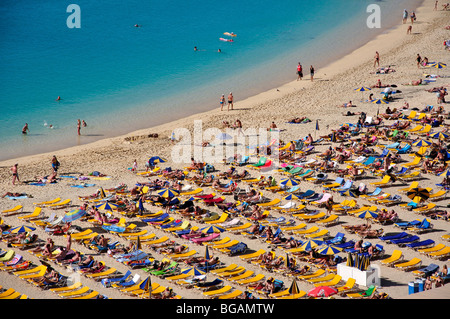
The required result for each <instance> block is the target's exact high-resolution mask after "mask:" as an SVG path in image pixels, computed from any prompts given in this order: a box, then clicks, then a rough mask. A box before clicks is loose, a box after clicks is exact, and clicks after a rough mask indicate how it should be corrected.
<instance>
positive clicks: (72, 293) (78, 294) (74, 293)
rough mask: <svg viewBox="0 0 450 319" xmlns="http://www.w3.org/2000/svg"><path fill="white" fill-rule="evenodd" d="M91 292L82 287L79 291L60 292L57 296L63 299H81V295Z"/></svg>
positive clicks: (87, 288)
mask: <svg viewBox="0 0 450 319" xmlns="http://www.w3.org/2000/svg"><path fill="white" fill-rule="evenodd" d="M90 290H91V288H89V287H87V286H82V287H80V288H79V289H75V290H71V291H69V292H62V293H59V294H58V296H60V297H62V298H65V299H71V298H76V297H81V296H82V295H83V294H85V293H88V292H89V291H90Z"/></svg>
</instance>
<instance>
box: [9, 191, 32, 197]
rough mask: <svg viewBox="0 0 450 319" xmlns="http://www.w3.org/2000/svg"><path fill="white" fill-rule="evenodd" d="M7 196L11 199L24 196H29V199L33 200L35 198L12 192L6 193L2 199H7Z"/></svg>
mask: <svg viewBox="0 0 450 319" xmlns="http://www.w3.org/2000/svg"><path fill="white" fill-rule="evenodd" d="M6 196H9V197H22V196H27V197H29V198H32V197H33V196H31V195H28V194H26V193H12V192H6V193H5V194H3V196H2V198H5V197H6Z"/></svg>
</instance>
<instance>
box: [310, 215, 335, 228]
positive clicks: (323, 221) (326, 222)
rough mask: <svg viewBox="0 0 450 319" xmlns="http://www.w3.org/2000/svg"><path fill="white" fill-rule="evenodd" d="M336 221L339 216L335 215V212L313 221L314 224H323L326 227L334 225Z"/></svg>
mask: <svg viewBox="0 0 450 319" xmlns="http://www.w3.org/2000/svg"><path fill="white" fill-rule="evenodd" d="M337 222H339V216H338V215H335V214H331V215H330V216H328V217H327V218H325V219H320V220H317V221H315V223H316V224H319V225H323V226H326V227H328V226H331V225H334V224H336V223H337Z"/></svg>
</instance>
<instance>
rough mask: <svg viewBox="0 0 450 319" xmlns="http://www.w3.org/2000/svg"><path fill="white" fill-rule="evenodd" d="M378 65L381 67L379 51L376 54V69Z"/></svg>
mask: <svg viewBox="0 0 450 319" xmlns="http://www.w3.org/2000/svg"><path fill="white" fill-rule="evenodd" d="M376 65H378V67H380V54H379V53H378V51H376V52H375V56H374V61H373V67H375V66H376Z"/></svg>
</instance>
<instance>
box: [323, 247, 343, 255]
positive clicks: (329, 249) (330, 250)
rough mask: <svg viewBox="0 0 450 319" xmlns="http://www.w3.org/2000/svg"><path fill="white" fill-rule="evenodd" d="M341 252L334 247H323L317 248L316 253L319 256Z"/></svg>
mask: <svg viewBox="0 0 450 319" xmlns="http://www.w3.org/2000/svg"><path fill="white" fill-rule="evenodd" d="M341 250H342V249H341V248H338V247H335V246H330V245H325V246H323V247H319V249H317V253H318V254H321V255H334V254H338V253H340V252H341Z"/></svg>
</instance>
